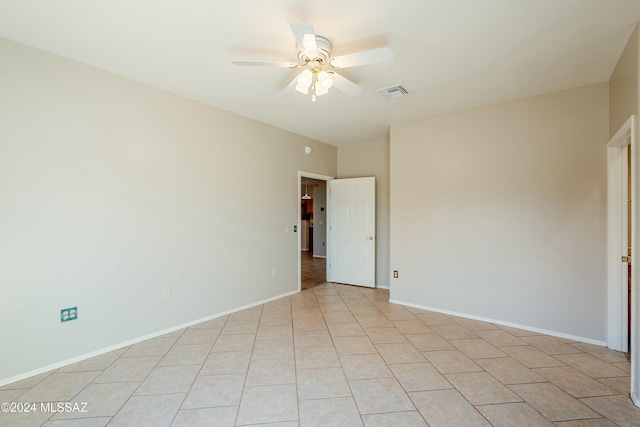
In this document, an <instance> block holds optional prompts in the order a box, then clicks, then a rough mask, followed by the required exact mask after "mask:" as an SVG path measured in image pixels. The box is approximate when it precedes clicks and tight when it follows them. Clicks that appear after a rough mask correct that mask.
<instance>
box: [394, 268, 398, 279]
mask: <svg viewBox="0 0 640 427" xmlns="http://www.w3.org/2000/svg"><path fill="white" fill-rule="evenodd" d="M393 278H394V279H397V278H398V270H393Z"/></svg>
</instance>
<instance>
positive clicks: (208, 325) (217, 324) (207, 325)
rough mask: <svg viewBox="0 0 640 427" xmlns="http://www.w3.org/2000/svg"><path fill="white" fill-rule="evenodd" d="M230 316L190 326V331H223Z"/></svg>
mask: <svg viewBox="0 0 640 427" xmlns="http://www.w3.org/2000/svg"><path fill="white" fill-rule="evenodd" d="M228 319H229V316H221V317H217V318H215V319H211V320H207V321H204V322H200V323H197V324H195V325H191V326H189V328H188V329H222V328H223V327H224V324H225V323H227V320H228Z"/></svg>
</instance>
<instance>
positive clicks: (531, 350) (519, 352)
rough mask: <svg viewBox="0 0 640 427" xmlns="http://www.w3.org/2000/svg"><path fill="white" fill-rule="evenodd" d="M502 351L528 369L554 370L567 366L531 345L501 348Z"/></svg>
mask: <svg viewBox="0 0 640 427" xmlns="http://www.w3.org/2000/svg"><path fill="white" fill-rule="evenodd" d="M500 350H502V351H504V352H505V353H507V354H508V355H509V356H511V357H513V358H514V359H516V360H517V361H518V362H520V363H522V364H523V365H525V366H526V367H527V368H552V367H555V366H565V364H564V363H563V362H561V361H560V360H558V359H556V358H554V357H552V356H549V355H548V354H546V353H544V352H542V351H540V350H538V349H537V348H535V347H532V346H530V345H526V346H516V347H500Z"/></svg>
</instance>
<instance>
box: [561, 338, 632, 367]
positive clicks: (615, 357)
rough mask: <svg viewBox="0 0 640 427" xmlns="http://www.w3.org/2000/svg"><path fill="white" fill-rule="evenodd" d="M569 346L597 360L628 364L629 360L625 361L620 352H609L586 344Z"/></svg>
mask: <svg viewBox="0 0 640 427" xmlns="http://www.w3.org/2000/svg"><path fill="white" fill-rule="evenodd" d="M571 346H572V347H575V348H577V349H578V350H580V351H583V352H585V353H587V354H590V355H592V356H595V357H597V358H598V359H600V360H603V361H605V362H609V363H617V362H622V363H629V360H627V356H626V354H625V353H622V352H620V351H615V350H610V349H608V348H607V347H602V346H599V345H594V344H586V343H572V344H571Z"/></svg>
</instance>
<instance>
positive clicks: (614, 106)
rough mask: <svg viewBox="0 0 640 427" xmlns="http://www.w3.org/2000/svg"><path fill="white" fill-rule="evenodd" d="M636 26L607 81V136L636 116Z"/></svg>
mask: <svg viewBox="0 0 640 427" xmlns="http://www.w3.org/2000/svg"><path fill="white" fill-rule="evenodd" d="M639 37H640V32H639V31H638V25H636V28H635V29H634V31H633V33H632V34H631V36H630V37H629V41H628V42H627V45H626V46H625V48H624V51H623V52H622V55H621V56H620V59H618V63H617V64H616V67H615V69H614V70H613V73H611V78H610V79H609V136H613V135H614V134H615V133H616V131H617V130H618V129H620V126H622V125H623V124H624V122H625V121H627V119H628V118H629V116H631V115H632V114H636V115H637V114H638V61H639V58H638V55H639V54H638V48H639V44H638V43H639V42H638V38H639Z"/></svg>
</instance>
